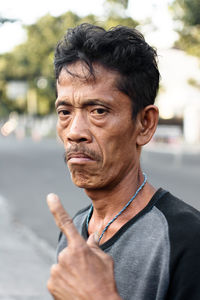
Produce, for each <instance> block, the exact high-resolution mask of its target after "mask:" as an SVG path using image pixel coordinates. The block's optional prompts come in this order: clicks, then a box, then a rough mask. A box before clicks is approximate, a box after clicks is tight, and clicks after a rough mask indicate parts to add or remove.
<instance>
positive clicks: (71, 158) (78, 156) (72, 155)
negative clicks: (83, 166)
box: [67, 152, 94, 163]
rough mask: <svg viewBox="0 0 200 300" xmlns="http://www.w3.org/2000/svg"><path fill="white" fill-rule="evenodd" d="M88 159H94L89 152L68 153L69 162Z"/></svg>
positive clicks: (86, 160)
mask: <svg viewBox="0 0 200 300" xmlns="http://www.w3.org/2000/svg"><path fill="white" fill-rule="evenodd" d="M88 161H94V159H93V158H92V157H91V156H89V155H88V154H85V153H82V152H75V153H73V152H72V153H69V154H67V162H70V163H84V162H88Z"/></svg>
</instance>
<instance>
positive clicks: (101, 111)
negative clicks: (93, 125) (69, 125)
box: [92, 108, 107, 115]
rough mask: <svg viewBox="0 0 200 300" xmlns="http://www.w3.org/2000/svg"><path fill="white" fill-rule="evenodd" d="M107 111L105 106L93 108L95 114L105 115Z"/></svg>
mask: <svg viewBox="0 0 200 300" xmlns="http://www.w3.org/2000/svg"><path fill="white" fill-rule="evenodd" d="M106 112H107V110H106V109H105V108H95V109H93V110H92V114H94V115H103V114H105V113H106Z"/></svg>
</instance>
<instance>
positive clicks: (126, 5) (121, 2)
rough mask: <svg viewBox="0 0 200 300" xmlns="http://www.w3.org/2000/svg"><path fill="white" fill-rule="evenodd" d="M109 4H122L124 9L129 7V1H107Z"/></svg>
mask: <svg viewBox="0 0 200 300" xmlns="http://www.w3.org/2000/svg"><path fill="white" fill-rule="evenodd" d="M107 2H109V3H111V4H113V5H114V4H120V5H122V6H123V8H125V9H126V8H127V7H128V0H107Z"/></svg>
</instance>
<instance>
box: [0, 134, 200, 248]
mask: <svg viewBox="0 0 200 300" xmlns="http://www.w3.org/2000/svg"><path fill="white" fill-rule="evenodd" d="M165 152H166V151H164V152H163V151H161V152H160V151H156V152H155V151H153V152H152V151H147V150H145V151H144V153H143V155H142V165H143V170H144V171H145V172H146V173H147V175H148V179H149V181H150V182H151V183H152V184H153V185H154V186H155V187H157V188H158V187H163V188H166V189H168V190H170V191H171V192H173V193H174V194H175V195H176V196H178V197H180V198H182V199H184V200H185V201H186V202H188V203H189V204H191V205H192V206H194V207H196V208H197V209H199V210H200V197H199V195H200V153H194V152H192V153H188V152H187V153H184V152H182V153H179V154H177V153H165ZM63 153H64V152H63V148H62V145H60V144H59V143H57V142H56V141H55V140H53V139H47V140H43V141H41V142H33V141H32V140H31V139H25V140H22V141H17V140H15V139H14V138H12V137H9V138H3V137H0V195H2V196H3V197H4V198H5V199H7V201H8V205H9V207H10V208H11V211H12V214H13V216H14V219H15V222H18V223H22V224H25V225H26V226H28V228H30V229H31V230H33V231H34V232H35V233H36V234H37V236H39V237H40V238H42V239H44V240H45V241H47V242H48V243H49V244H50V245H51V246H53V247H54V248H55V247H56V243H57V236H58V230H57V228H56V226H55V223H54V220H53V217H52V216H51V214H50V212H49V211H48V208H47V205H46V195H47V194H48V193H49V192H54V193H57V194H58V195H59V196H60V198H61V199H62V201H63V204H64V206H65V208H66V209H67V210H68V212H69V213H70V214H71V215H74V213H75V212H76V211H77V210H78V209H80V208H81V207H84V206H86V205H88V204H89V203H90V200H89V199H87V197H86V195H85V194H84V191H82V190H81V189H78V188H76V187H75V186H74V185H73V184H72V183H71V179H70V175H69V173H68V171H67V169H66V166H65V164H64V160H63Z"/></svg>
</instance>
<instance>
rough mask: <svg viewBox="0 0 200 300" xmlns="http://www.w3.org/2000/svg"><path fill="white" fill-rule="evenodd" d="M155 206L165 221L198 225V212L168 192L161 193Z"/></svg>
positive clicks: (199, 220) (199, 219)
mask: <svg viewBox="0 0 200 300" xmlns="http://www.w3.org/2000/svg"><path fill="white" fill-rule="evenodd" d="M163 191H164V190H163ZM155 206H156V207H157V208H158V209H159V210H160V211H161V212H162V213H163V214H164V215H165V217H166V218H167V219H171V220H172V219H175V220H176V221H178V220H180V221H185V222H187V221H189V222H190V221H194V222H197V223H199V224H200V212H199V211H198V210H197V209H195V208H194V207H192V206H191V205H189V204H187V203H186V202H184V201H183V200H181V199H179V198H178V197H176V196H174V195H173V194H171V193H170V192H168V191H164V193H162V196H161V197H160V198H159V199H158V201H157V202H156V203H155Z"/></svg>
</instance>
